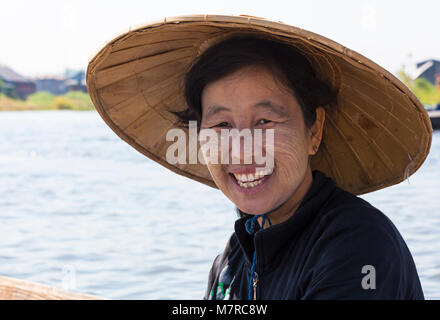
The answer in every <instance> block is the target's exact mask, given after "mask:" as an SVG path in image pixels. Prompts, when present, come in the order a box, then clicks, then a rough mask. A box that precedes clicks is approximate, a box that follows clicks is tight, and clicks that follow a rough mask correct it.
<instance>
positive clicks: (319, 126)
mask: <svg viewBox="0 0 440 320" xmlns="http://www.w3.org/2000/svg"><path fill="white" fill-rule="evenodd" d="M324 122H325V109H324V108H323V107H317V108H316V120H315V123H314V124H313V125H312V127H311V128H310V129H309V134H310V136H309V150H308V153H309V155H314V154H316V153H317V152H318V149H319V145H320V144H321V139H322V132H323V129H324Z"/></svg>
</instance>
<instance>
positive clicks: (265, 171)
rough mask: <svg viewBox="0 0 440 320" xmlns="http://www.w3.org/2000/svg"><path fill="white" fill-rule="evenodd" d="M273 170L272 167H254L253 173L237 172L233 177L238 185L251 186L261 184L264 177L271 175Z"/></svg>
mask: <svg viewBox="0 0 440 320" xmlns="http://www.w3.org/2000/svg"><path fill="white" fill-rule="evenodd" d="M272 172H273V168H256V170H255V173H254V174H252V173H249V174H238V173H234V177H235V179H237V182H238V184H239V186H240V187H242V188H245V189H247V188H253V187H256V186H258V185H259V184H261V182H262V181H263V180H264V177H266V176H269V175H271V174H272Z"/></svg>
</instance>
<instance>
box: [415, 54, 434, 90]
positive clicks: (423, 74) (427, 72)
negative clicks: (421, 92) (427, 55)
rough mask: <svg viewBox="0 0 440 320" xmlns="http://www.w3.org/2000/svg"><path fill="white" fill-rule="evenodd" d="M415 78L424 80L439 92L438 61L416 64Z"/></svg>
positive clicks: (431, 60)
mask: <svg viewBox="0 0 440 320" xmlns="http://www.w3.org/2000/svg"><path fill="white" fill-rule="evenodd" d="M415 78H423V79H426V80H428V81H429V82H430V83H432V84H434V85H436V86H437V88H438V89H439V90H440V61H439V60H434V59H430V60H425V61H421V62H419V63H417V69H416V74H415Z"/></svg>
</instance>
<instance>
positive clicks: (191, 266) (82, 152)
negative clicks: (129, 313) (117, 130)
mask: <svg viewBox="0 0 440 320" xmlns="http://www.w3.org/2000/svg"><path fill="white" fill-rule="evenodd" d="M439 169H440V132H436V133H435V134H434V137H433V142H432V147H431V153H430V155H429V156H428V158H427V160H426V162H425V163H424V165H423V166H422V167H421V168H420V169H419V171H417V172H416V173H415V174H414V175H413V176H411V177H410V178H409V180H407V181H405V182H402V183H400V184H399V185H396V186H393V187H390V188H387V189H384V190H380V191H377V192H374V193H370V194H367V195H364V196H363V198H365V199H366V200H367V201H369V202H371V203H372V204H373V205H375V206H376V207H378V208H379V209H381V210H382V211H383V212H384V213H385V214H386V215H387V216H388V217H390V218H391V220H392V221H393V222H394V224H395V225H396V226H397V228H398V229H399V231H400V232H401V234H402V236H403V237H404V239H405V240H406V242H407V245H408V247H409V248H410V250H411V252H412V254H413V257H414V260H415V262H416V265H417V268H418V272H419V276H420V278H421V282H422V286H423V289H424V292H425V297H426V298H427V299H440V254H439V252H440V232H439V231H440V188H439V187H440V170H439ZM0 217H1V223H0V242H1V244H0V274H1V275H5V276H10V277H15V278H22V279H26V280H31V281H36V282H40V283H46V284H49V285H52V286H55V287H58V288H61V289H66V290H70V291H74V292H83V293H89V294H94V295H98V296H102V297H106V298H111V299H200V298H201V297H202V296H203V294H204V290H205V286H206V281H207V277H208V272H209V268H210V267H211V264H212V260H213V258H214V257H215V256H216V255H217V254H218V253H219V252H220V251H222V250H223V248H224V245H225V243H226V241H227V239H228V238H229V236H230V234H231V233H232V231H233V223H234V221H235V219H236V215H235V212H234V210H233V206H232V204H231V203H230V202H229V201H228V200H227V199H226V198H225V197H224V196H223V195H222V194H221V193H220V192H219V191H217V190H214V189H212V188H209V187H206V186H203V185H201V184H199V183H196V182H193V181H191V180H189V179H187V178H183V177H180V176H178V175H176V174H173V173H171V172H169V171H168V170H166V169H164V168H162V167H161V166H159V165H157V164H155V163H154V162H152V161H150V160H149V159H147V158H146V157H144V156H143V155H141V154H140V153H138V152H137V151H135V150H134V149H132V148H131V147H130V146H128V145H127V144H126V143H125V142H123V141H122V140H120V139H119V138H118V137H117V136H116V135H115V134H114V133H113V132H112V131H111V130H110V129H109V128H108V127H107V126H106V125H105V124H104V122H103V121H102V119H101V118H100V117H99V115H98V114H97V113H96V112H94V111H90V112H75V111H33V112H32V111H31V112H0Z"/></svg>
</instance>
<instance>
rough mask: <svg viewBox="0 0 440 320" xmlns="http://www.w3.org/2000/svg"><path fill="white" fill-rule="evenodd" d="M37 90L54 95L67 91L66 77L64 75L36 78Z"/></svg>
mask: <svg viewBox="0 0 440 320" xmlns="http://www.w3.org/2000/svg"><path fill="white" fill-rule="evenodd" d="M35 84H36V89H37V91H45V92H49V93H52V94H54V95H62V94H65V93H66V92H67V87H66V78H65V77H64V76H44V77H39V78H36V79H35Z"/></svg>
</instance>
